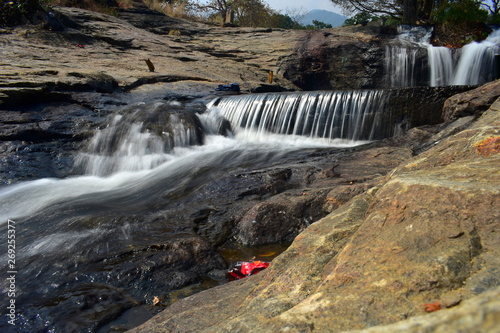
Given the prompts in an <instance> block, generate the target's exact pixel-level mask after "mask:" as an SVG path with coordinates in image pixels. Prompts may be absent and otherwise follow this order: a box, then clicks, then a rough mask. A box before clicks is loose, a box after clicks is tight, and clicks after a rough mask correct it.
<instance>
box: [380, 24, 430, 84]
mask: <svg viewBox="0 0 500 333" xmlns="http://www.w3.org/2000/svg"><path fill="white" fill-rule="evenodd" d="M431 35H432V30H430V29H426V28H423V27H407V26H398V38H397V41H398V43H397V44H396V45H387V46H386V48H385V72H386V73H387V75H388V79H389V82H390V87H391V88H402V87H413V86H416V85H417V80H416V75H415V74H416V71H417V70H419V69H418V68H417V53H418V51H419V49H421V48H422V45H421V42H420V41H423V40H429V39H430V37H431Z"/></svg>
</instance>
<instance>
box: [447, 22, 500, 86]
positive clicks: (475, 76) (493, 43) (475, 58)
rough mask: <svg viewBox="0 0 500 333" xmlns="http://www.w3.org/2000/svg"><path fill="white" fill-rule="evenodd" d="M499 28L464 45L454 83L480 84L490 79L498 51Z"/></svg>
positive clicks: (499, 43)
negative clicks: (483, 37) (480, 39)
mask: <svg viewBox="0 0 500 333" xmlns="http://www.w3.org/2000/svg"><path fill="white" fill-rule="evenodd" d="M499 45H500V30H497V31H495V32H493V33H492V34H491V35H490V36H489V37H488V38H487V39H485V40H484V41H482V42H480V43H477V42H472V43H470V44H467V45H465V46H464V47H463V48H462V50H461V55H460V60H459V61H458V64H457V66H456V71H455V74H454V77H453V84H454V85H466V84H482V83H486V82H489V81H492V80H493V79H494V78H493V74H492V73H493V66H494V59H495V55H496V54H499V53H500V48H499Z"/></svg>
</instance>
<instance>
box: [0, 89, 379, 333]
mask: <svg viewBox="0 0 500 333" xmlns="http://www.w3.org/2000/svg"><path fill="white" fill-rule="evenodd" d="M381 97H382V94H380V93H378V92H359V93H355V92H343V93H331V92H323V93H310V94H284V95H281V96H280V95H273V94H271V95H254V96H253V97H251V96H241V97H238V98H236V97H235V98H224V99H222V100H218V105H217V107H215V106H213V107H211V108H209V110H208V111H207V112H206V113H205V114H201V115H196V114H195V113H194V112H190V111H187V110H181V108H180V107H176V106H175V105H172V104H168V103H154V104H148V105H136V106H133V107H132V108H130V109H129V110H125V111H122V112H120V113H119V114H118V115H115V116H113V117H112V118H111V120H110V123H109V125H108V126H107V127H105V128H103V129H100V130H98V131H97V132H96V134H95V136H94V137H93V138H92V139H91V140H90V142H89V146H88V148H87V149H86V150H85V151H83V152H82V153H80V154H79V155H78V157H77V159H76V161H75V168H76V170H78V172H77V171H75V175H73V176H72V177H67V178H64V179H39V180H35V181H28V182H21V183H18V184H14V185H9V186H5V187H3V188H0V222H1V228H2V230H3V232H5V234H7V231H6V222H7V221H9V220H12V221H15V223H16V230H18V235H19V236H20V237H19V238H18V239H16V241H17V242H16V269H17V270H18V271H19V272H22V274H21V273H20V274H18V275H17V280H16V283H17V284H18V285H19V286H20V287H21V286H22V288H20V289H19V290H18V291H17V293H16V301H17V305H18V307H17V309H16V311H17V313H18V318H17V322H18V325H19V326H22V327H23V330H24V332H34V331H50V330H56V331H75V330H77V331H83V330H89V327H93V328H95V326H92V325H95V322H96V319H95V318H101V319H102V318H108V319H109V317H110V313H112V314H113V315H116V313H121V312H123V311H124V309H127V308H128V307H134V306H136V305H134V304H133V302H131V301H130V299H132V298H133V299H139V300H141V302H143V300H144V299H150V298H152V297H153V296H154V295H158V294H159V293H160V292H162V291H161V290H162V289H164V288H165V287H164V286H165V284H166V283H170V284H169V286H170V287H169V288H171V289H174V288H179V286H182V284H181V283H179V282H176V281H177V280H176V279H180V278H182V281H190V282H191V283H194V282H196V279H197V276H196V274H195V273H189V274H188V273H185V272H183V273H176V272H177V271H176V267H178V266H179V267H186V268H185V269H186V270H187V271H188V272H189V270H190V269H194V268H191V266H189V265H194V264H193V263H190V261H189V260H191V258H188V259H186V261H187V262H182V263H180V264H176V263H174V264H173V265H172V266H167V268H165V266H164V265H165V263H164V261H165V260H166V259H165V258H170V255H171V254H170V252H169V251H175V249H176V248H175V246H174V245H170V244H172V243H174V244H181V245H182V244H184V243H182V242H180V241H179V239H181V240H182V239H184V238H186V237H190V236H191V237H192V236H193V231H192V230H193V218H192V215H193V214H195V213H196V214H197V212H198V211H200V209H202V208H203V209H207V208H206V207H204V205H206V202H207V201H208V200H210V199H211V198H213V197H214V196H217V197H221V196H224V194H225V193H226V192H228V191H229V190H228V189H227V188H226V189H224V188H222V189H221V187H220V186H219V185H217V182H218V181H219V178H221V177H222V176H223V175H227V174H228V173H229V172H231V170H235V169H238V168H242V167H243V166H244V167H245V168H248V167H253V168H261V167H268V166H270V165H272V163H276V162H277V161H282V160H283V159H284V158H286V156H287V154H295V153H296V154H300V152H299V150H298V148H318V147H335V146H336V145H337V144H338V142H336V141H332V140H330V139H331V138H339V137H341V138H348V139H349V140H356V139H359V138H364V139H369V138H371V137H373V136H374V134H373V132H374V131H375V132H376V130H375V129H374V127H373V126H374V125H373V123H376V122H377V121H378V120H376V119H378V118H380V116H379V115H378V114H379V113H380V112H381V110H382V109H383V107H382V106H381V105H382V104H380V103H378V102H376V101H377V99H378V98H381ZM259 103H261V104H259ZM213 104H215V103H213ZM231 104H234V105H235V106H234V107H233V108H232V109H230V110H229V109H226V108H225V107H224V105H231ZM377 105H378V107H380V108H381V109H380V110H379V109H378V107H377ZM243 107H250V109H249V110H244V109H241V108H243ZM252 107H253V109H252ZM288 108H290V112H284V110H286V109H288ZM225 118H227V119H228V120H229V121H230V122H232V127H233V128H234V131H235V135H231V133H230V132H229V133H228V131H229V128H230V127H231V126H229V125H228V124H225V123H227V120H226V119H225ZM301 121H302V122H303V123H302V124H301ZM221 124H225V125H223V126H221ZM242 124H245V125H243V126H246V127H247V129H244V128H240V127H239V126H240V125H242ZM273 128H274V130H273ZM255 131H257V132H259V133H258V135H257V136H254V135H253V133H254V132H255ZM268 131H270V132H273V131H274V133H275V134H273V133H269V132H268ZM221 132H222V133H223V134H229V135H225V136H224V135H220V134H219V133H221ZM245 133H247V134H248V133H252V134H249V135H245ZM290 134H291V135H290ZM293 134H295V135H293ZM275 135H279V138H276V137H275ZM298 135H307V136H308V137H307V138H305V137H301V138H300V140H298V139H297V138H296V136H298ZM321 138H327V139H328V140H324V139H321ZM360 143H364V141H350V142H348V143H346V142H342V143H341V146H342V147H344V146H346V145H349V146H353V145H358V144H360ZM242 181H243V182H244V179H242ZM208 184H214V185H208ZM231 185H232V184H231ZM228 186H229V185H228ZM214 189H217V191H218V192H213V191H214ZM228 200H234V198H233V197H229V198H228ZM193 202H194V204H193ZM208 209H211V210H214V211H217V209H218V208H216V207H213V208H208ZM194 235H195V236H196V233H194ZM175 242H178V243H175ZM179 242H180V243H179ZM158 244H159V245H158ZM181 245H176V246H181ZM170 246H172V247H170ZM5 248H6V247H5ZM194 248H196V249H198V248H199V246H198V245H196V246H194ZM183 251H184V250H183ZM163 252H165V253H166V254H165V257H161V256H160V257H159V259H156V260H154V256H159V255H160V254H162V253H163ZM181 253H184V252H182V251H181ZM206 256H208V254H207V255H206ZM203 258H205V257H203ZM206 258H207V259H204V260H206V263H205V264H204V265H202V267H203V269H205V265H206V269H217V268H218V269H220V268H223V267H222V266H221V264H220V262H219V261H218V259H217V256H215V255H214V254H212V255H211V256H208V257H206ZM1 260H4V262H7V257H6V256H5V255H3V256H1ZM145 263H147V265H146V264H145ZM145 265H146V266H145ZM175 265H178V266H175ZM197 269H199V268H197ZM202 272H203V270H202ZM169 274H170V275H169ZM171 281H173V282H171ZM7 283H8V281H7V280H5V279H2V281H0V284H1V287H2V289H3V290H6V288H7V286H6V284H7ZM176 283H179V285H177V284H176ZM183 283H184V282H183ZM89 302H90V303H89ZM134 302H135V301H134ZM89 304H90V305H89ZM0 305H1V306H7V305H8V304H5V302H4V300H2V303H1V304H0ZM109 309H113V310H109ZM108 311H111V312H109V313H108ZM113 311H116V312H113ZM88 318H92V319H88ZM3 324H4V323H0V330H3V329H4V328H6V327H4V326H1V325H3ZM23 330H21V331H23Z"/></svg>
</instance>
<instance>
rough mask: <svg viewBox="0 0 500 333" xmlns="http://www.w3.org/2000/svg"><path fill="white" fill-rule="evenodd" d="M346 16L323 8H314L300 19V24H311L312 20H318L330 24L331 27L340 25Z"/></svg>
mask: <svg viewBox="0 0 500 333" xmlns="http://www.w3.org/2000/svg"><path fill="white" fill-rule="evenodd" d="M346 19H347V17H345V16H342V15H340V14H337V13H334V12H330V11H328V10H324V9H315V10H311V11H310V12H309V13H307V14H306V15H305V16H304V17H303V18H302V19H301V20H300V24H303V25H308V24H312V21H313V20H316V21H320V22H323V23H327V24H331V25H332V27H334V28H336V27H340V26H341V25H342V24H343V23H344V21H345V20H346Z"/></svg>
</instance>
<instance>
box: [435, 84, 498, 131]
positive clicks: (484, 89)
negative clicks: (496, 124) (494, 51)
mask: <svg viewBox="0 0 500 333" xmlns="http://www.w3.org/2000/svg"><path fill="white" fill-rule="evenodd" d="M499 96H500V80H496V81H493V82H490V83H487V84H485V85H483V86H481V87H479V88H476V89H474V90H471V91H467V92H464V93H461V94H457V95H454V96H452V97H450V98H449V99H448V100H446V102H445V103H444V106H443V119H444V121H447V122H448V121H453V120H456V119H457V118H460V117H465V116H471V115H475V116H479V115H481V114H482V113H483V112H484V111H486V110H488V108H489V106H490V105H491V103H493V102H494V101H495V100H496V99H497V98H498V97H499Z"/></svg>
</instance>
